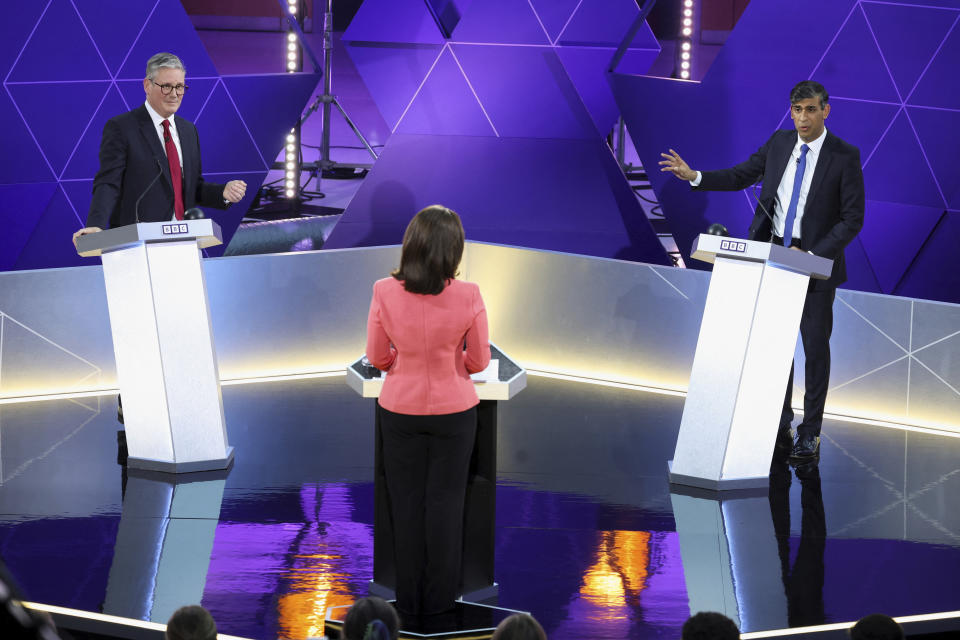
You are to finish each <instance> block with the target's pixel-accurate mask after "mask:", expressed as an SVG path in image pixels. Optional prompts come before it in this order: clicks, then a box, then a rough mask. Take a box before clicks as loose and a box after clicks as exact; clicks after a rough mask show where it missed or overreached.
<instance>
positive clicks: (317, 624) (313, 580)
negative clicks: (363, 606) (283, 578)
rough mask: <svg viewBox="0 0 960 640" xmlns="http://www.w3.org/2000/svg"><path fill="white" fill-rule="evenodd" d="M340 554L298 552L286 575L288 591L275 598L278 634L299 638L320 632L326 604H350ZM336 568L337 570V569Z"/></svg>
mask: <svg viewBox="0 0 960 640" xmlns="http://www.w3.org/2000/svg"><path fill="white" fill-rule="evenodd" d="M343 564H344V558H343V556H342V555H340V554H325V553H316V554H298V555H297V556H295V557H294V563H293V565H294V566H292V567H291V568H290V569H288V571H289V573H288V575H287V579H288V580H289V585H290V591H289V592H288V593H286V594H284V595H282V596H280V599H279V601H278V602H277V613H278V614H279V631H280V633H279V636H280V637H282V638H289V639H290V640H303V639H305V638H316V637H321V636H323V635H324V629H323V621H324V618H325V617H326V612H327V608H329V607H339V606H343V605H350V604H353V601H354V600H355V599H356V596H354V595H352V594H351V593H350V586H349V584H348V580H349V578H350V576H349V575H347V574H346V573H343V566H342V565H343ZM338 569H339V570H340V572H338Z"/></svg>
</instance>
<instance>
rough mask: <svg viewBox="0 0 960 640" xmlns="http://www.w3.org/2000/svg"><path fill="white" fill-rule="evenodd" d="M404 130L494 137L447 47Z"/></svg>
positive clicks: (404, 121)
mask: <svg viewBox="0 0 960 640" xmlns="http://www.w3.org/2000/svg"><path fill="white" fill-rule="evenodd" d="M397 131H398V132H400V133H432V134H435V135H444V134H446V135H455V134H460V135H468V136H492V135H495V133H494V131H493V128H492V127H491V126H490V123H489V122H488V121H487V118H486V116H484V115H483V110H482V109H481V108H480V104H479V103H478V102H477V98H476V97H475V96H474V95H473V92H472V91H470V86H469V85H468V84H467V81H466V79H465V78H464V76H463V73H462V72H461V71H460V67H458V66H457V63H456V61H455V60H454V58H453V54H452V53H451V52H450V51H449V50H445V51H444V52H443V53H442V54H440V60H439V61H438V62H437V64H436V66H434V67H433V71H431V72H430V76H429V77H428V78H427V81H426V82H425V83H424V85H423V87H422V88H421V89H420V92H419V93H418V94H417V97H416V98H414V100H413V104H411V105H410V109H409V110H407V113H406V115H404V117H403V119H402V120H401V121H400V124H399V125H398V127H397Z"/></svg>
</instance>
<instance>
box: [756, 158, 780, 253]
mask: <svg viewBox="0 0 960 640" xmlns="http://www.w3.org/2000/svg"><path fill="white" fill-rule="evenodd" d="M761 182H763V174H760V177H759V178H757V181H756V182H754V183H753V186H756V185H757V184H759V183H761ZM750 192H751V193H752V194H753V199H754V200H756V201H757V206H758V207H760V210H761V211H763V214H764V215H765V216H767V220H769V221H770V239H771V241H772V240H773V230H774V229H776V228H777V225H776V224H774V222H773V216H772V215H770V212H769V211H767V208H766V207H765V206H763V202H761V201H760V198H758V197H757V194H756V192H755V191H754V190H753V188H752V187H751V188H750Z"/></svg>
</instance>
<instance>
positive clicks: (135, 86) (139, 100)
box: [116, 78, 193, 111]
mask: <svg viewBox="0 0 960 640" xmlns="http://www.w3.org/2000/svg"><path fill="white" fill-rule="evenodd" d="M116 85H117V89H118V90H119V91H120V96H121V97H122V98H123V102H124V103H125V104H126V107H127V110H128V111H129V110H131V109H136V108H137V107H139V106H140V105H142V104H143V103H144V102H145V101H146V99H147V96H146V93H144V91H143V78H140V79H139V80H117V82H116ZM188 93H189V94H190V95H186V94H184V96H183V101H181V103H180V107H181V108H183V106H184V105H185V104H187V102H186V101H187V100H191V101H192V100H193V86H192V85H191V87H190V89H189V90H188Z"/></svg>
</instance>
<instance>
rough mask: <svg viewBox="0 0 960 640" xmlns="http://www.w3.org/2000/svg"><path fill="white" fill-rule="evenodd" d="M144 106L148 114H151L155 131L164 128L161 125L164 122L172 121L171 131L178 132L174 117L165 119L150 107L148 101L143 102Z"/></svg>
mask: <svg viewBox="0 0 960 640" xmlns="http://www.w3.org/2000/svg"><path fill="white" fill-rule="evenodd" d="M143 106H145V107H146V108H147V113H149V114H150V119H151V120H153V127H154V129H156V128H159V127H161V126H163V125H162V124H161V123H162V122H163V121H164V120H169V121H170V129H171V130H173V131H176V130H177V124H176V121H175V120H174V119H173V116H170V117H169V118H164V117H163V116H161V115H160V114H159V113H157V112H156V111H154V109H153V107H151V106H150V103H149V102H147V101H146V100H144V101H143Z"/></svg>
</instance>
